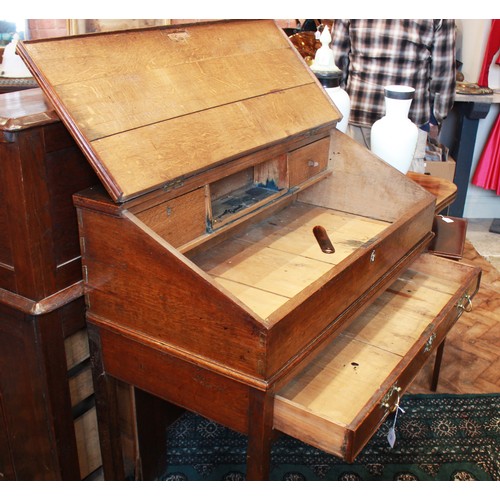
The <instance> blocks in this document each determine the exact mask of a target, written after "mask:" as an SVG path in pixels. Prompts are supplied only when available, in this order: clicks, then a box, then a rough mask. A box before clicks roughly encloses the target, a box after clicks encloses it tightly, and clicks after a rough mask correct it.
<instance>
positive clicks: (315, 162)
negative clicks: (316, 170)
mask: <svg viewBox="0 0 500 500" xmlns="http://www.w3.org/2000/svg"><path fill="white" fill-rule="evenodd" d="M307 166H308V167H319V162H317V161H314V160H309V161H308V162H307Z"/></svg>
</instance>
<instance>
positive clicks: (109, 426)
mask: <svg viewBox="0 0 500 500" xmlns="http://www.w3.org/2000/svg"><path fill="white" fill-rule="evenodd" d="M88 330H89V348H90V359H91V363H92V378H93V381H94V392H95V400H96V412H97V423H98V428H99V441H100V445H101V457H102V467H103V471H104V479H105V480H107V481H121V480H124V479H125V470H124V463H123V454H122V446H121V437H120V420H119V410H118V398H117V393H116V380H115V379H114V378H113V377H111V376H109V375H106V372H105V370H104V366H103V362H102V356H101V341H100V337H99V333H98V331H96V330H95V329H94V328H93V327H92V326H91V325H89V326H88Z"/></svg>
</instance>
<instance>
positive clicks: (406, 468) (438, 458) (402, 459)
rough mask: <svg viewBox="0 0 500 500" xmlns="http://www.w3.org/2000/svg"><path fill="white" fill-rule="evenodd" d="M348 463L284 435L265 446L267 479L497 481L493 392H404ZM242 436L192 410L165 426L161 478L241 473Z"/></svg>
mask: <svg viewBox="0 0 500 500" xmlns="http://www.w3.org/2000/svg"><path fill="white" fill-rule="evenodd" d="M401 407H402V408H403V409H404V411H405V413H399V414H398V418H397V423H396V427H395V430H396V442H395V445H394V447H393V448H392V449H391V447H390V446H389V444H388V440H387V433H388V431H389V429H390V428H391V427H392V425H393V420H394V416H389V417H388V420H387V421H386V422H385V423H384V424H383V425H382V427H381V428H380V430H379V431H378V432H377V434H376V435H375V436H373V438H372V439H371V441H370V442H369V443H368V445H367V446H366V447H365V449H364V450H363V452H362V453H361V454H360V455H359V456H358V458H357V459H356V461H355V462H354V463H353V464H347V463H345V462H343V461H342V460H340V459H338V458H336V457H334V456H332V455H329V454H326V453H323V452H322V451H319V450H317V449H316V448H313V447H311V446H308V445H305V444H303V443H301V442H300V441H297V440H295V439H293V438H291V437H288V436H282V437H280V438H279V439H278V440H277V441H276V442H275V443H274V445H273V450H272V470H271V478H270V479H271V480H274V481H367V480H368V481H418V480H420V481H476V480H477V481H497V480H500V394H489V395H488V394H483V395H407V396H405V397H404V398H403V399H402V402H401ZM246 442H247V441H246V437H245V436H243V435H241V434H238V433H236V432H233V431H231V430H229V429H227V428H225V427H222V426H220V425H218V424H216V423H214V422H211V421H209V420H206V419H204V418H201V417H199V416H198V415H194V414H192V413H186V414H184V415H183V416H182V417H181V418H180V419H179V420H178V421H177V422H176V423H175V424H174V425H173V426H171V428H170V429H169V433H168V448H169V452H168V456H167V463H168V466H166V467H165V469H164V472H163V473H162V474H161V477H159V478H158V479H159V480H162V481H164V480H166V481H187V480H190V481H240V480H244V479H245V452H246Z"/></svg>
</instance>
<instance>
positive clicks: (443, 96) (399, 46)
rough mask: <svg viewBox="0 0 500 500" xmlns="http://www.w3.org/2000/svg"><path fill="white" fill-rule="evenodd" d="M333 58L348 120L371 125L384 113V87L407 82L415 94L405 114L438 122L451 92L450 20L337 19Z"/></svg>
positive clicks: (414, 119) (421, 122) (452, 33)
mask: <svg viewBox="0 0 500 500" xmlns="http://www.w3.org/2000/svg"><path fill="white" fill-rule="evenodd" d="M332 49H333V51H334V57H335V62H336V64H337V66H338V67H339V68H340V69H342V71H343V74H344V84H345V88H346V90H347V93H348V94H349V96H350V99H351V115H350V123H352V124H353V125H358V126H365V127H371V125H372V124H373V123H374V122H375V121H376V120H378V119H379V118H381V117H382V116H384V114H385V104H384V87H385V86H386V85H409V86H410V87H413V88H415V90H416V92H415V97H414V99H413V102H412V106H411V108H410V113H409V118H410V119H411V121H412V122H413V123H415V124H416V125H418V126H421V125H424V124H426V123H429V122H430V121H431V116H432V114H431V111H432V113H433V114H434V118H435V120H436V122H437V123H438V124H441V122H442V121H443V119H444V118H445V117H446V115H447V114H448V111H449V110H450V109H451V107H452V105H453V102H454V97H455V82H456V74H455V21H454V19H337V20H336V21H335V24H334V27H333V32H332Z"/></svg>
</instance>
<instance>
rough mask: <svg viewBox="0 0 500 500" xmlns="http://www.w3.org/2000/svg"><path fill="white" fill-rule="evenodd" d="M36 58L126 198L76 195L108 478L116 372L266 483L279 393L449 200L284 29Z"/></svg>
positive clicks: (136, 42) (110, 184)
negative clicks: (372, 144)
mask: <svg viewBox="0 0 500 500" xmlns="http://www.w3.org/2000/svg"><path fill="white" fill-rule="evenodd" d="M21 52H22V55H23V58H24V59H25V61H26V62H27V64H28V65H29V67H30V69H31V70H32V71H33V74H34V75H35V76H36V78H37V79H38V80H39V81H40V85H41V86H42V88H43V89H44V91H45V92H46V93H47V94H48V95H49V97H50V98H51V99H52V100H53V102H54V105H55V107H56V109H57V110H58V112H59V113H60V114H61V116H62V118H63V120H64V121H65V123H66V125H67V126H68V128H69V129H70V130H71V131H72V133H73V134H74V136H75V137H76V139H77V141H78V143H79V144H80V146H81V147H82V149H83V150H84V151H85V153H86V155H87V156H88V158H89V160H90V161H91V163H92V165H93V166H94V168H95V169H96V171H97V172H98V174H99V176H100V178H101V180H102V182H103V185H104V187H105V189H106V191H107V192H108V193H109V195H110V196H111V199H110V197H109V196H108V195H107V194H106V192H105V191H103V189H100V187H96V188H93V189H91V190H88V191H86V192H81V193H79V194H78V195H76V196H75V197H74V200H75V204H76V206H77V210H78V216H79V230H80V236H81V243H82V259H83V265H84V276H85V291H86V297H87V307H88V309H87V319H88V323H89V331H90V336H91V344H92V349H93V353H94V355H93V367H94V371H95V373H96V375H98V377H97V381H96V382H97V386H96V393H97V394H98V396H97V401H98V404H97V406H98V411H99V414H100V427H101V429H102V430H103V431H102V433H101V445H102V449H103V461H104V467H105V472H106V475H107V477H110V478H111V477H117V476H120V472H119V471H120V469H122V468H123V467H122V466H123V463H122V458H121V455H120V453H121V451H120V449H119V448H117V443H118V442H119V439H115V438H116V437H117V436H116V434H114V435H113V433H115V432H116V425H115V424H116V420H115V419H116V411H115V408H114V406H113V401H114V398H115V394H114V382H115V380H121V381H124V382H126V383H128V384H131V385H133V386H135V387H137V388H140V389H142V390H144V391H146V392H148V393H150V394H153V395H155V396H159V397H161V398H163V399H165V400H167V401H170V402H172V403H174V404H176V405H179V406H182V407H184V408H188V409H191V410H194V411H197V412H199V413H201V414H202V415H204V416H207V417H209V418H213V419H215V420H217V421H218V422H220V423H222V424H224V425H227V426H229V427H231V428H233V429H236V430H238V431H240V432H245V433H247V434H248V435H249V461H248V477H249V478H254V479H255V478H264V477H266V475H267V470H268V465H269V453H268V452H269V446H270V440H271V434H272V432H271V431H272V429H273V408H274V397H275V394H276V393H277V392H278V391H279V390H280V389H281V388H282V387H284V386H285V384H286V383H287V382H289V381H290V380H292V379H293V378H294V377H295V376H296V375H297V374H298V373H299V371H300V370H302V369H304V368H306V367H307V366H308V365H309V364H310V363H311V361H312V360H313V358H314V357H315V356H316V355H317V354H318V353H320V352H321V351H323V350H324V349H326V348H327V347H328V345H330V344H331V342H332V341H334V340H335V338H336V337H337V336H338V335H339V333H340V330H341V328H343V327H345V326H346V325H348V324H349V323H350V322H352V320H353V319H354V318H355V317H358V316H359V315H360V314H361V313H362V311H364V310H365V309H366V308H367V307H368V306H369V305H370V304H371V303H372V302H373V301H374V300H375V299H376V298H377V297H379V296H381V295H382V294H383V293H384V291H385V290H386V289H387V287H389V286H390V285H391V284H392V283H393V282H394V280H396V279H397V278H398V276H400V275H401V274H402V273H403V272H404V271H405V270H406V269H407V268H408V267H409V266H410V265H411V264H412V263H413V262H415V261H416V259H417V258H418V257H419V256H420V254H421V253H422V252H423V251H424V250H425V248H426V246H427V245H428V243H429V241H430V239H431V237H432V233H431V228H432V222H433V218H434V209H435V198H434V197H433V196H431V195H430V194H429V193H428V192H427V191H425V190H424V189H422V188H421V187H420V186H418V185H417V184H416V183H414V182H413V181H411V180H410V179H409V178H407V177H406V176H404V175H402V174H401V173H400V172H398V171H397V170H396V169H394V168H392V167H390V166H389V165H387V164H385V163H384V162H382V161H381V160H380V159H378V158H377V157H375V156H374V155H373V154H371V153H370V152H369V151H368V150H367V149H366V148H364V147H361V146H360V145H358V144H356V143H355V142H354V141H353V140H352V139H350V138H349V137H348V136H346V135H345V134H342V133H341V132H339V131H338V130H336V128H335V125H336V122H337V120H338V119H339V118H340V114H339V112H338V110H337V109H336V108H335V106H334V105H333V103H332V102H331V100H330V99H329V98H328V96H327V94H326V93H325V92H324V90H323V89H322V88H321V87H320V85H319V84H318V82H317V81H316V80H315V79H314V76H313V75H312V73H311V72H310V70H309V69H308V68H307V67H306V65H305V64H304V62H303V60H302V59H301V58H300V56H299V55H298V53H297V52H296V51H295V49H294V48H293V47H292V45H291V44H290V43H289V41H288V40H287V39H286V37H285V36H284V34H283V32H282V30H280V29H279V28H278V27H277V26H276V25H275V23H274V22H272V21H246V22H245V21H233V22H219V23H202V24H199V25H192V26H184V27H174V28H173V27H164V28H154V29H150V30H140V31H128V32H118V33H109V34H99V35H91V36H82V37H70V38H63V39H54V40H46V41H45V40H44V41H39V42H26V43H24V44H23V45H22V49H21ZM316 225H321V226H323V227H324V228H325V229H326V230H327V233H328V235H329V236H330V239H331V241H332V243H333V246H334V247H335V253H333V254H325V253H323V252H321V249H320V247H319V245H318V243H317V241H316V240H315V238H314V236H313V228H314V226H316ZM461 278H462V279H463V280H464V281H468V282H469V281H472V280H473V278H472V277H471V276H470V275H467V273H462V274H461ZM459 287H462V288H463V287H465V289H468V287H469V283H466V284H463V285H462V284H460V285H459ZM452 295H453V298H456V297H455V296H454V294H452ZM450 307H451V306H450ZM446 324H449V322H447V323H446ZM419 339H420V337H419ZM420 340H421V339H420ZM420 340H418V341H417V344H419V343H420ZM411 352H412V354H411V357H413V356H416V355H417V350H416V349H413V350H412V351H411ZM405 359H406V358H405ZM422 363H423V359H422V358H421V357H419V358H418V362H417V365H418V366H421V364H422ZM379 397H380V394H378V393H377V395H376V396H375V399H377V398H379ZM359 418H362V416H360V417H359ZM370 422H371V424H370V426H369V427H370V429H369V432H372V431H374V429H375V428H376V427H377V426H378V425H379V424H380V421H378V420H377V421H373V420H370ZM283 425H284V426H285V425H286V426H288V425H289V423H288V421H287V422H283ZM110 432H111V434H110ZM369 432H368V431H367V433H369ZM364 435H365V434H364Z"/></svg>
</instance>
